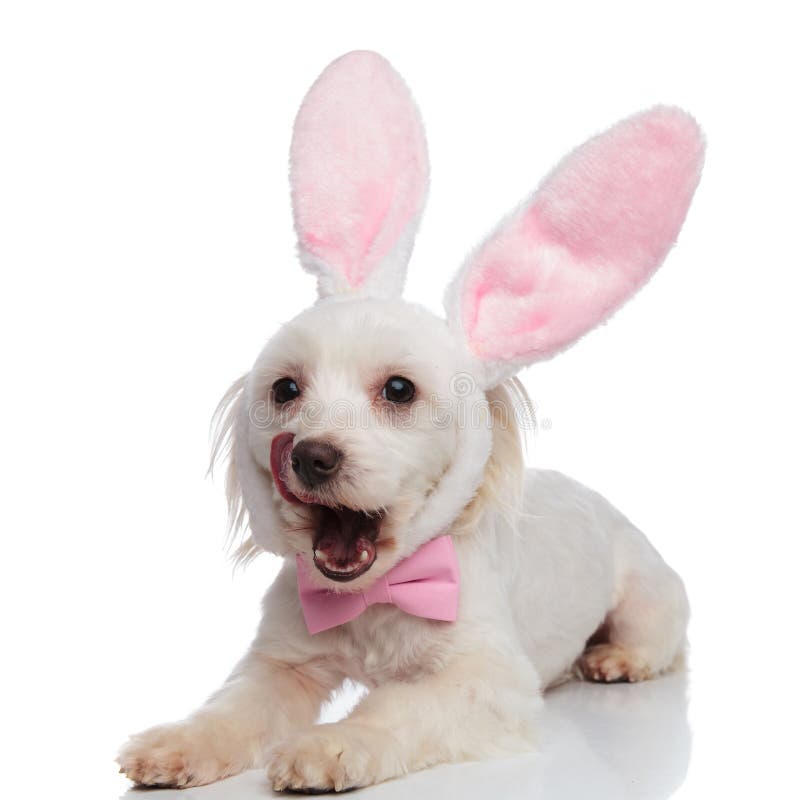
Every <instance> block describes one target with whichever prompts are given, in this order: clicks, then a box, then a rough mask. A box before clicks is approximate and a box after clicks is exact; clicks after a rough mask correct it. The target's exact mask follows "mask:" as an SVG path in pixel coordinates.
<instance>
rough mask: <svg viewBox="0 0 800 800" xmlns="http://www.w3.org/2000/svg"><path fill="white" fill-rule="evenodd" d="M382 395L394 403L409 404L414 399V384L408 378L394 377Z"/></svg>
mask: <svg viewBox="0 0 800 800" xmlns="http://www.w3.org/2000/svg"><path fill="white" fill-rule="evenodd" d="M381 395H382V396H383V397H384V398H385V399H386V400H389V401H390V402H392V403H409V402H411V401H412V400H413V399H414V384H413V383H411V381H410V380H408V378H401V377H400V376H399V375H392V377H391V378H389V380H388V381H386V384H385V386H384V387H383V391H382V392H381Z"/></svg>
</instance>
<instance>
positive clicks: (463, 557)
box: [120, 300, 688, 789]
mask: <svg viewBox="0 0 800 800" xmlns="http://www.w3.org/2000/svg"><path fill="white" fill-rule="evenodd" d="M321 331H331V332H334V331H335V335H328V336H324V335H320V332H321ZM461 357H462V356H461V355H460V351H459V349H458V348H457V346H456V343H455V342H454V341H453V340H452V339H451V338H450V335H449V333H448V329H447V327H446V325H445V323H444V322H443V321H441V320H439V319H437V318H436V317H434V316H433V315H431V314H429V313H428V312H426V311H424V310H423V309H421V308H418V307H416V306H411V305H409V304H406V303H403V302H402V301H384V300H351V301H336V302H332V301H326V302H324V303H320V304H318V305H317V306H315V307H313V308H312V309H310V310H308V311H306V312H304V313H303V314H301V315H300V316H299V317H298V318H296V319H295V320H294V321H292V322H291V323H289V324H288V325H287V326H286V327H285V328H284V329H283V330H282V331H281V332H280V333H279V334H278V335H277V336H276V337H275V338H274V339H273V340H272V341H271V342H270V343H269V344H268V345H267V347H266V348H265V350H264V351H263V352H262V353H261V355H260V356H259V358H258V359H257V361H256V364H255V366H254V368H253V370H252V371H251V373H250V374H249V376H248V377H247V380H246V381H245V382H244V387H243V393H242V395H241V398H240V399H239V401H238V407H237V408H235V409H234V415H235V422H236V430H237V442H236V455H235V458H236V464H237V465H238V468H239V475H238V477H239V480H240V481H241V486H242V491H243V493H244V496H245V503H246V507H247V509H248V513H249V515H250V519H251V527H252V533H253V536H254V537H255V540H256V542H257V544H258V545H259V546H260V547H261V548H263V549H268V550H270V551H272V552H278V553H280V554H282V555H287V556H290V555H293V554H294V553H295V552H303V553H306V554H309V552H310V548H311V540H310V537H309V535H308V533H306V532H300V533H293V532H291V528H292V527H293V525H295V524H296V523H297V521H298V520H297V515H298V514H300V515H302V513H303V508H304V507H301V509H300V510H299V511H298V510H297V509H296V508H295V507H292V506H289V504H287V503H286V502H285V501H283V500H281V499H280V498H279V497H278V496H277V494H276V492H275V491H274V488H273V484H272V480H271V477H270V474H269V466H268V451H269V447H268V445H269V442H270V440H271V438H272V436H273V435H274V434H275V432H276V431H277V430H293V431H294V432H295V433H296V435H297V436H298V437H301V438H302V437H303V436H304V435H308V433H309V430H308V426H305V427H304V425H303V423H301V421H300V420H299V419H298V417H297V416H295V417H294V418H293V419H292V420H291V421H289V422H288V423H285V424H284V425H282V426H281V427H280V428H277V427H260V426H259V425H254V424H253V423H252V422H251V417H250V415H249V414H248V410H250V411H252V406H253V404H254V403H255V402H256V401H255V398H257V397H261V396H262V395H263V393H264V392H265V391H266V390H265V387H267V386H269V385H270V383H271V382H272V380H274V376H275V375H278V374H280V373H281V371H282V369H283V368H284V364H286V363H302V364H303V367H304V372H305V376H306V381H307V383H308V384H309V385H310V386H313V389H309V394H308V400H307V401H308V402H315V403H319V404H320V408H322V409H323V412H325V411H329V410H330V409H331V406H332V405H333V404H336V403H338V404H341V401H342V400H344V401H346V404H349V405H351V406H352V407H353V408H361V407H363V406H364V404H367V403H368V402H369V401H370V399H371V398H369V397H368V396H367V394H366V389H365V385H364V384H365V381H366V382H368V381H369V380H370V376H371V375H372V374H373V373H375V372H376V371H378V372H379V371H380V368H381V365H383V364H391V365H392V367H391V369H392V370H396V369H397V370H401V371H403V372H404V374H410V375H412V376H413V377H414V379H415V381H416V382H417V385H418V387H420V388H421V389H424V390H426V391H430V392H437V393H439V394H440V396H441V397H442V398H445V399H450V400H452V401H453V402H454V407H458V401H457V399H454V397H455V395H454V393H453V391H451V386H450V380H451V378H452V376H459V377H463V371H462V366H463V365H462V364H461V363H460V361H459V359H460V358H461ZM475 392H476V393H477V394H478V395H480V397H483V395H482V393H481V392H479V391H478V390H475ZM466 399H467V401H468V402H467V404H466V405H467V407H469V408H472V407H473V404H474V403H475V402H477V401H476V398H474V397H472V396H468V397H467V398H466ZM255 416H257V415H255ZM321 418H322V419H325V414H324V413H322V414H321ZM462 421H463V419H462ZM477 421H478V423H479V424H476V425H472V424H466V425H463V426H462V427H459V420H457V419H456V420H454V422H453V424H452V425H450V426H447V427H444V428H442V429H437V430H434V429H432V428H431V427H430V425H429V422H430V421H429V420H427V418H426V417H425V416H424V415H421V421H420V422H418V423H417V424H416V425H415V426H414V427H413V428H411V429H408V430H405V429H397V430H390V429H387V428H385V427H384V428H382V427H381V426H379V425H378V424H377V423H376V422H375V421H374V420H373V421H372V426H371V427H367V428H362V427H358V428H356V429H354V430H339V429H338V428H337V427H335V426H333V427H326V426H327V423H323V424H322V427H321V428H319V429H315V430H319V431H322V432H324V433H326V434H330V435H335V436H336V437H338V441H339V442H340V443H341V445H342V446H343V447H344V448H345V449H346V451H347V452H348V453H357V454H358V456H357V458H358V463H359V466H360V468H361V469H363V473H359V474H358V475H356V476H355V478H354V481H355V482H354V484H353V486H349V487H343V488H342V489H341V492H342V495H341V496H342V497H347V503H346V504H349V505H355V503H354V501H356V500H358V499H361V500H363V505H364V507H366V508H374V507H376V506H381V507H385V508H387V509H388V511H389V515H388V517H387V524H386V528H385V531H386V532H387V533H388V534H390V535H391V536H393V537H394V538H395V539H396V540H397V546H396V548H394V549H392V550H387V551H386V552H381V553H380V557H379V559H378V561H377V562H376V564H375V567H374V568H373V570H370V571H369V572H367V573H366V575H365V576H363V577H362V578H359V579H358V580H357V581H356V582H354V585H348V587H347V588H348V589H352V588H363V586H364V585H366V584H367V583H368V582H369V581H371V580H373V579H374V578H375V577H376V576H377V575H379V574H381V573H382V572H384V571H385V570H387V569H389V568H390V567H391V566H392V565H393V564H394V563H396V561H397V560H398V559H400V558H402V557H404V556H405V555H407V554H408V553H410V552H411V551H413V550H414V549H415V548H416V547H417V546H418V545H419V544H420V543H421V542H422V541H425V540H427V539H429V538H431V537H432V536H435V535H437V534H438V533H440V532H442V531H444V530H450V531H451V532H452V533H453V534H454V538H455V542H456V547H457V551H458V557H459V564H460V568H461V574H462V584H461V602H460V608H459V619H458V621H457V622H455V623H439V622H433V621H430V620H424V619H419V618H416V617H411V616H407V615H405V614H403V613H402V612H400V611H399V610H397V609H396V608H394V607H393V606H382V605H378V606H371V607H370V608H369V609H368V610H367V611H366V612H365V613H364V614H363V615H362V616H361V617H359V618H357V619H356V620H354V621H353V622H351V623H348V624H347V625H343V626H341V627H339V628H336V629H333V630H331V631H327V632H324V633H320V634H317V635H316V636H310V635H309V634H308V632H307V631H306V628H305V624H304V622H303V618H302V614H301V612H300V606H299V601H298V597H297V586H296V577H295V565H294V559H293V558H287V559H286V563H285V566H284V568H283V570H282V572H281V574H280V576H279V577H278V579H277V580H276V582H275V584H274V585H273V586H272V587H271V588H270V590H269V592H268V593H267V595H266V598H265V601H264V617H263V621H262V624H261V627H260V630H259V633H258V636H257V637H256V640H255V641H254V643H253V644H252V646H251V648H250V650H249V652H248V653H247V654H246V655H245V657H244V658H243V660H242V661H241V662H240V664H239V666H238V667H237V668H236V670H235V671H234V673H233V675H232V676H231V678H230V679H229V680H228V682H227V683H226V684H225V686H223V688H222V689H221V690H220V691H219V692H218V693H217V694H215V695H214V696H213V697H212V698H211V700H209V701H208V703H206V704H205V705H204V706H203V707H202V708H201V709H200V710H199V711H197V712H196V713H195V714H194V715H192V716H191V717H190V718H189V719H188V720H185V721H183V722H180V723H177V724H173V725H169V726H162V727H159V728H155V729H153V730H151V731H146V732H144V733H143V734H139V735H138V736H137V737H134V738H133V739H132V740H131V741H130V742H129V743H128V744H127V745H126V746H125V748H124V749H123V751H122V753H121V756H120V763H121V764H122V765H123V768H124V769H125V770H126V772H127V773H128V774H129V775H130V776H131V777H132V778H134V779H135V780H137V781H139V782H142V783H167V784H173V785H191V784H198V783H206V782H208V781H212V780H216V779H218V778H221V777H223V776H224V775H228V774H232V773H235V772H238V771H240V770H243V769H247V768H250V767H257V766H265V765H269V769H270V776H271V780H272V782H273V784H274V785H275V786H276V788H284V787H287V786H291V787H296V788H299V787H306V788H309V787H311V788H323V789H324V788H336V789H342V788H347V787H350V786H363V785H366V784H371V783H374V782H377V781H381V780H385V779H387V778H391V777H395V776H397V775H400V774H402V773H404V772H407V771H411V770H416V769H420V768H423V767H425V766H428V765H430V764H434V763H438V762H441V761H455V760H461V759H472V758H480V757H486V756H491V755H495V754H499V753H510V752H515V751H520V750H527V749H530V748H532V747H533V746H534V744H535V735H536V711H537V707H538V705H539V703H540V696H541V690H542V689H543V688H544V687H546V686H548V685H551V684H553V683H556V682H558V681H560V680H562V679H564V677H565V676H567V675H568V674H569V672H570V670H571V669H572V668H573V665H574V664H575V662H576V660H577V659H579V658H580V657H581V655H582V653H583V652H584V647H585V645H586V641H587V639H588V638H589V637H590V636H591V635H592V634H593V633H594V632H595V631H596V630H597V629H598V628H599V627H600V626H601V624H602V623H603V622H604V620H605V619H606V618H607V617H608V618H609V620H610V621H611V623H612V631H613V632H612V635H611V640H612V642H614V643H615V645H616V646H618V647H621V648H622V649H623V653H624V657H625V658H627V659H628V660H629V661H631V662H633V661H635V662H636V664H638V665H640V671H639V672H637V673H636V674H631V675H630V677H631V678H632V679H637V678H640V677H646V676H647V675H648V674H653V675H654V674H657V673H658V672H660V671H662V670H664V669H667V668H668V667H669V666H670V665H671V663H672V662H673V661H674V660H675V658H676V657H677V656H678V654H679V652H680V650H681V647H682V645H683V640H684V631H685V626H686V620H687V613H688V612H687V605H686V599H685V595H684V593H683V589H682V585H681V583H680V580H679V579H678V578H677V576H676V575H675V573H674V572H672V571H671V570H670V569H669V567H667V566H666V565H665V564H664V562H663V561H662V560H661V558H660V557H659V556H658V554H657V553H656V552H655V551H654V550H653V548H652V547H651V546H650V545H649V544H648V543H647V541H646V539H645V538H644V536H643V535H642V534H641V533H640V532H639V531H638V530H636V528H634V527H633V526H632V525H631V524H630V523H629V522H628V521H627V520H626V519H625V518H624V517H623V516H622V515H621V514H619V512H617V511H616V510H614V509H613V508H612V507H611V506H610V505H609V504H608V503H607V502H606V501H605V500H603V499H602V498H601V497H600V496H598V495H597V494H595V493H593V492H591V491H589V490H588V489H586V488H584V487H582V486H580V485H579V484H577V483H575V482H573V481H570V480H569V479H568V478H565V477H563V476H561V475H558V474H556V473H550V472H541V471H528V473H527V474H526V478H525V491H524V503H523V505H522V507H520V508H519V509H517V510H516V511H513V512H512V513H511V514H509V513H508V510H507V509H501V508H497V507H494V506H493V502H492V498H491V497H490V498H487V499H483V500H482V499H481V496H480V492H479V493H478V497H477V499H476V500H474V501H473V502H478V503H480V504H482V511H481V512H480V513H479V514H478V519H477V522H476V523H475V524H470V525H468V524H466V522H464V520H463V517H464V513H463V512H464V509H465V507H467V506H468V505H469V503H470V501H471V500H473V497H474V496H475V494H476V490H479V489H480V484H481V479H482V477H483V476H485V475H486V474H487V470H488V466H487V458H488V457H489V447H488V446H487V441H491V440H492V439H493V440H494V442H495V449H496V448H497V447H498V441H499V439H498V437H499V436H500V435H501V432H500V431H499V430H497V431H495V432H494V433H493V434H492V433H491V432H489V429H488V421H487V419H486V417H485V415H478V416H477ZM484 423H485V424H484ZM505 433H509V432H508V431H506V432H505ZM510 433H511V435H512V436H513V435H514V434H515V430H512V431H511V432H510ZM487 436H488V438H487ZM242 442H244V444H242ZM495 455H497V456H499V457H505V456H506V453H505V452H500V453H496V454H495ZM493 457H494V456H493ZM454 476H455V477H454ZM362 478H363V481H364V482H363V483H362V482H361V480H362ZM432 486H435V487H436V489H434V490H433V491H431V487H432ZM317 577H318V579H319V580H320V581H321V582H323V583H325V582H327V585H329V586H330V588H332V589H334V590H339V589H341V586H339V585H334V584H333V583H332V582H329V581H327V579H325V578H323V577H322V576H321V575H318V576H317ZM612 655H613V654H612ZM621 658H622V656H619V655H618V656H617V658H616V659H615V660H614V664H616V665H617V666H618V665H619V662H620V660H621ZM598 669H599V667H598ZM609 669H611V666H609ZM594 671H597V670H594ZM600 677H602V676H600ZM615 677H620V675H616V676H615ZM615 677H611V678H610V679H615ZM345 678H351V679H354V680H356V681H360V682H362V683H364V684H365V685H366V686H368V687H369V688H370V689H371V690H372V691H371V693H370V694H369V695H368V696H367V697H366V699H365V700H363V701H362V702H361V703H360V704H359V706H358V707H357V708H356V709H355V710H354V711H353V713H352V714H351V715H350V717H348V719H347V720H346V721H344V722H341V723H337V724H336V725H330V726H321V727H315V726H314V725H313V723H314V720H315V718H316V716H317V713H318V712H319V708H320V705H321V704H322V702H323V701H324V700H325V699H326V698H327V697H328V696H329V695H330V693H331V692H332V691H333V690H334V689H336V688H337V687H338V686H339V685H340V684H341V683H342V681H343V680H344V679H345Z"/></svg>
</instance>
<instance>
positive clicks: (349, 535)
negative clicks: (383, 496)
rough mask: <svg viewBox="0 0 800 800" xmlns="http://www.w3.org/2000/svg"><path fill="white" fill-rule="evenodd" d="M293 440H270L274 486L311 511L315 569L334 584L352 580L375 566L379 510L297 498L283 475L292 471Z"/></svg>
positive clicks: (286, 436) (285, 437) (288, 436)
mask: <svg viewBox="0 0 800 800" xmlns="http://www.w3.org/2000/svg"><path fill="white" fill-rule="evenodd" d="M293 439H294V436H293V435H292V434H291V433H281V434H279V435H278V436H276V437H275V438H274V439H273V440H272V448H271V451H270V468H271V470H272V477H273V480H274V481H275V486H276V487H277V489H278V492H279V493H280V495H281V497H283V499H284V500H286V501H287V502H289V503H293V504H295V505H298V504H299V505H305V506H308V507H309V508H310V509H312V511H313V512H314V514H313V516H314V519H315V529H314V532H313V539H312V547H313V549H314V566H315V567H316V568H317V569H318V570H319V571H320V572H321V573H322V574H323V575H324V576H325V577H326V578H330V579H331V580H333V581H352V580H355V579H356V578H358V577H359V576H360V575H363V574H364V573H365V572H366V571H367V570H368V569H369V568H370V567H371V566H372V565H373V564H374V563H375V559H376V558H377V554H378V551H377V547H376V541H377V539H378V534H379V533H380V529H381V522H382V520H383V515H382V514H381V513H380V512H378V511H375V512H365V511H354V510H353V509H350V508H343V507H341V506H334V505H326V504H324V503H322V502H320V501H319V500H318V499H316V498H315V497H313V496H312V495H308V496H305V495H303V496H299V495H297V494H295V493H294V492H292V491H291V490H290V489H289V486H288V485H287V482H286V474H287V470H288V469H291V467H290V466H289V463H290V459H291V453H292V440H293Z"/></svg>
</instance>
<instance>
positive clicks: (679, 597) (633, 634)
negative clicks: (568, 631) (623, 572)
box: [576, 558, 689, 683]
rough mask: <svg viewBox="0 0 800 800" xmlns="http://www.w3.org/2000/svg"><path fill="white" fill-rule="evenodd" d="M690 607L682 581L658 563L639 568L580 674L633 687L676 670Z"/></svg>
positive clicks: (626, 583) (579, 664) (580, 663)
mask: <svg viewBox="0 0 800 800" xmlns="http://www.w3.org/2000/svg"><path fill="white" fill-rule="evenodd" d="M688 619H689V603H688V600H687V599H686V591H685V589H684V587H683V582H682V581H681V579H680V578H679V577H678V575H677V574H676V573H675V572H673V570H672V569H670V567H668V566H667V565H666V564H665V563H664V562H663V561H661V560H660V558H659V559H658V560H657V561H656V560H652V561H649V562H646V563H643V564H638V565H637V566H636V567H635V569H634V570H632V571H631V572H630V573H629V574H628V575H627V577H626V578H625V580H624V583H623V586H622V592H621V596H620V600H619V602H618V603H617V605H616V606H615V608H614V609H613V610H612V611H611V613H610V614H609V615H608V617H607V618H606V621H605V624H604V625H603V627H602V628H601V630H600V631H599V632H598V634H599V635H596V636H595V637H593V639H592V640H590V643H589V646H588V647H587V648H586V650H585V651H584V653H583V655H582V656H581V657H580V658H579V659H578V662H577V664H576V672H577V673H578V675H579V677H582V678H584V679H586V680H591V681H599V682H603V683H615V682H626V681H630V682H634V681H642V680H646V679H647V678H651V677H654V676H656V675H658V674H659V673H661V672H664V671H665V670H668V669H669V668H670V667H672V666H673V665H674V664H675V663H676V661H678V660H679V659H680V657H681V655H682V654H683V650H684V647H685V643H686V625H687V622H688Z"/></svg>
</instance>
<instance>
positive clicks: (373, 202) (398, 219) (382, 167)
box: [291, 51, 428, 297]
mask: <svg viewBox="0 0 800 800" xmlns="http://www.w3.org/2000/svg"><path fill="white" fill-rule="evenodd" d="M291 185H292V205H293V207H294V222H295V228H296V229H297V235H298V239H299V249H300V259H301V261H302V264H303V266H304V267H305V269H307V270H308V271H309V272H311V273H313V274H315V275H316V276H317V279H318V286H319V293H320V296H321V297H325V296H327V295H331V294H337V293H340V292H345V291H350V290H359V291H361V292H362V293H364V294H368V295H374V296H381V297H388V296H391V295H398V294H400V292H401V291H402V289H403V283H404V282H405V272H406V265H407V263H408V259H409V257H410V256H411V249H412V247H413V245H414V234H415V233H416V229H417V225H418V222H419V217H420V214H421V213H422V209H423V206H424V205H425V197H426V194H427V189H428V153H427V147H426V145H425V134H424V132H423V129H422V121H421V119H420V116H419V112H418V111H417V108H416V106H415V105H414V101H413V99H412V97H411V94H410V93H409V91H408V88H407V87H406V85H405V83H404V82H403V79H402V78H401V77H400V76H399V75H398V74H397V73H396V72H395V71H394V69H392V67H391V65H390V64H389V63H388V62H387V61H386V60H385V59H384V58H382V57H381V56H379V55H378V54H377V53H372V52H368V51H355V52H352V53H348V54H347V55H344V56H342V57H341V58H338V59H337V60H336V61H334V62H333V63H331V64H330V65H329V66H328V67H327V68H326V69H325V71H324V72H323V73H322V75H320V76H319V78H317V81H316V83H314V85H313V86H312V87H311V89H310V90H309V92H308V94H307V95H306V97H305V99H304V100H303V104H302V106H301V107H300V111H299V112H298V114H297V119H296V121H295V125H294V136H293V138H292V149H291Z"/></svg>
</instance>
